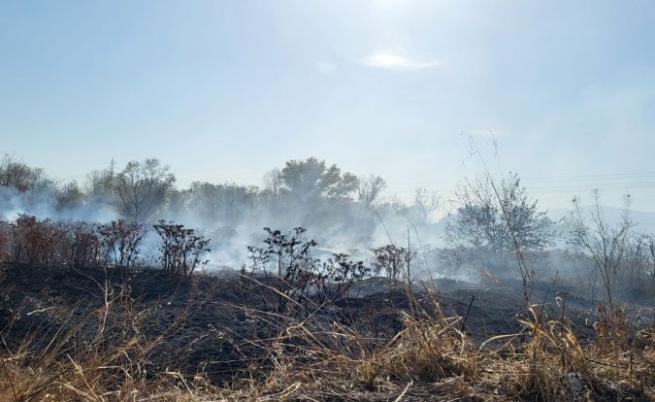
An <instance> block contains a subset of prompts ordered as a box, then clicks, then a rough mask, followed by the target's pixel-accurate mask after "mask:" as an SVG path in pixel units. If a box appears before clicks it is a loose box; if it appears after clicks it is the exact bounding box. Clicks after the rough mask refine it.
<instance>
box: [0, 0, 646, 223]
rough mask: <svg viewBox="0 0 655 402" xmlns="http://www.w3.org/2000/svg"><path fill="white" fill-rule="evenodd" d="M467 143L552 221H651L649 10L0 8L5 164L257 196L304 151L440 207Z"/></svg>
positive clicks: (8, 4) (534, 4)
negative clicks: (611, 207)
mask: <svg viewBox="0 0 655 402" xmlns="http://www.w3.org/2000/svg"><path fill="white" fill-rule="evenodd" d="M490 133H493V135H490ZM492 138H494V139H495V142H496V144H497V147H495V148H494V146H493V145H492V140H491V139H492ZM471 140H472V141H473V142H474V143H475V144H477V145H476V146H477V147H478V148H479V149H480V150H481V151H482V153H483V155H484V156H485V158H486V160H487V163H488V165H489V168H490V169H491V170H492V171H494V172H502V171H507V170H513V171H517V172H519V173H520V174H521V175H522V176H523V177H524V178H525V183H526V184H527V185H528V188H529V189H530V190H532V194H533V195H535V196H538V197H539V198H540V199H542V203H543V204H545V205H546V206H548V207H553V208H556V207H562V206H566V205H567V204H568V200H570V198H571V196H572V195H573V194H574V193H578V194H581V195H587V194H588V192H589V189H591V188H593V187H600V189H601V190H602V191H603V194H604V201H605V203H607V204H615V205H616V204H620V199H621V197H620V196H621V194H622V193H623V192H625V191H626V190H627V191H630V192H631V193H632V194H633V198H634V200H635V208H637V209H642V210H651V211H655V190H654V188H655V166H652V165H653V160H654V155H655V2H653V1H646V0H644V1H613V2H602V1H588V2H585V1H575V2H571V1H561V2H560V1H552V0H549V1H541V2H538V1H494V2H492V1H479V2H468V1H461V0H458V1H411V0H407V1H402V0H371V1H354V0H347V1H335V0H329V1H302V0H297V1H243V0H238V1H161V0H157V1H134V0H130V1H123V2H120V1H98V2H95V1H88V0H84V1H4V2H1V3H0V152H8V153H11V154H14V155H15V156H16V157H18V158H19V159H22V160H23V161H25V162H27V163H29V164H33V165H37V166H40V167H44V168H46V169H47V170H48V171H49V172H50V173H51V174H52V175H54V176H57V177H61V178H65V179H78V180H79V179H82V178H83V177H84V174H85V173H86V172H88V171H89V170H92V169H96V168H101V167H104V166H106V165H107V164H108V163H109V161H110V160H111V158H115V159H116V162H117V163H118V164H119V165H122V164H124V163H125V162H126V161H128V160H131V159H142V158H145V157H158V158H160V159H161V160H162V161H164V162H165V163H167V164H169V165H170V166H171V168H172V170H173V171H174V172H175V173H176V174H177V176H178V179H179V182H180V183H181V184H187V183H189V182H190V181H192V180H208V181H215V182H223V181H228V180H235V181H238V182H244V183H248V184H259V183H260V182H261V178H262V176H263V174H264V173H265V172H266V171H267V170H269V169H271V168H273V167H279V166H281V165H282V164H283V163H284V161H286V160H288V159H299V158H306V157H308V156H311V155H314V156H317V157H319V158H322V159H326V160H327V161H329V162H334V163H337V164H339V165H340V166H341V167H343V168H344V169H346V170H350V171H352V172H354V173H357V174H368V173H377V174H380V175H381V176H383V177H384V178H385V179H386V180H387V182H388V183H389V194H390V195H391V194H394V193H395V194H398V195H399V196H401V197H406V196H408V195H409V194H410V192H411V191H412V189H414V188H415V187H417V186H423V187H427V188H430V189H436V190H437V191H439V192H440V193H441V194H442V195H443V196H444V198H446V199H447V198H449V197H450V194H451V192H452V190H453V188H454V186H455V184H456V183H457V182H458V181H459V180H461V179H462V178H463V177H464V176H466V175H471V174H475V172H479V170H480V163H479V160H478V158H477V157H475V156H473V157H472V156H471V155H470V154H471V146H470V143H471ZM496 151H497V152H496Z"/></svg>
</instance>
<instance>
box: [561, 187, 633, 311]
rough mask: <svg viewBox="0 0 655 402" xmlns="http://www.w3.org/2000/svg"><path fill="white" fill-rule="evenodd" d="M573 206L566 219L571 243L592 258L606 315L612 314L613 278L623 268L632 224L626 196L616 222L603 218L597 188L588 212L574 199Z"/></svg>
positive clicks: (615, 278) (628, 199) (614, 285)
mask: <svg viewBox="0 0 655 402" xmlns="http://www.w3.org/2000/svg"><path fill="white" fill-rule="evenodd" d="M573 207H574V211H573V214H572V216H571V219H570V221H571V222H570V223H571V225H572V230H571V239H570V240H571V243H572V244H573V245H574V246H576V247H578V248H579V249H581V250H582V251H583V252H585V253H586V254H587V255H588V256H589V257H590V258H591V260H592V261H593V266H594V270H595V273H596V274H597V275H598V277H599V278H600V280H601V284H602V286H603V288H604V290H605V294H606V296H607V303H608V307H609V310H610V314H613V312H614V307H615V304H614V295H615V292H616V286H617V278H618V277H619V274H620V273H621V269H622V267H623V262H624V258H625V256H626V252H627V250H628V241H629V236H630V231H631V228H632V226H633V224H632V221H631V219H630V196H629V195H628V196H626V197H625V207H624V210H623V214H622V216H621V220H620V221H619V222H618V223H617V224H616V225H610V224H609V223H608V222H607V221H606V220H605V218H604V217H603V214H602V210H601V206H600V195H599V192H598V190H595V191H594V205H593V207H592V208H591V210H590V211H588V212H587V213H585V212H584V211H583V210H582V208H581V207H580V204H579V202H578V199H577V198H574V199H573Z"/></svg>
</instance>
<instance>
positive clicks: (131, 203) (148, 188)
mask: <svg viewBox="0 0 655 402" xmlns="http://www.w3.org/2000/svg"><path fill="white" fill-rule="evenodd" d="M174 183H175V176H174V175H173V174H172V173H171V172H170V171H169V168H168V166H162V165H161V163H160V162H159V160H157V159H146V160H145V161H143V162H137V161H132V162H129V163H128V164H127V166H126V167H125V169H123V171H122V172H120V173H119V174H118V176H117V177H116V192H117V193H118V198H119V203H118V209H119V211H120V213H121V214H122V215H123V216H124V217H126V218H128V219H130V220H132V221H134V222H144V221H148V220H149V219H150V218H151V217H152V216H153V214H154V213H155V212H156V211H157V210H158V209H159V208H161V207H162V206H163V205H164V203H165V202H166V197H167V195H168V192H169V191H170V190H171V189H172V188H173V184H174Z"/></svg>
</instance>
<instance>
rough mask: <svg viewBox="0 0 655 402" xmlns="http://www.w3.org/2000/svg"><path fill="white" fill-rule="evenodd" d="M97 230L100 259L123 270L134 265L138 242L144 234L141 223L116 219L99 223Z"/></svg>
mask: <svg viewBox="0 0 655 402" xmlns="http://www.w3.org/2000/svg"><path fill="white" fill-rule="evenodd" d="M97 231H98V242H99V243H98V245H99V250H100V251H99V253H98V255H99V258H100V259H101V260H103V261H107V262H109V263H110V264H112V265H113V266H114V267H116V268H118V269H121V270H124V271H127V270H128V269H130V268H132V267H134V266H135V264H136V262H137V260H138V258H139V253H140V250H139V244H140V243H141V240H143V236H144V234H145V232H144V230H143V226H142V225H140V224H138V223H135V222H134V223H128V222H126V221H124V220H118V221H112V222H111V223H108V224H103V225H99V226H98V228H97ZM87 241H89V242H91V243H92V242H93V240H89V239H87Z"/></svg>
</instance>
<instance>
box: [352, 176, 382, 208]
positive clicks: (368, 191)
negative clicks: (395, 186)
mask: <svg viewBox="0 0 655 402" xmlns="http://www.w3.org/2000/svg"><path fill="white" fill-rule="evenodd" d="M386 186H387V183H385V182H384V179H382V177H380V176H374V175H371V176H369V177H366V178H360V179H358V182H357V201H358V202H359V203H360V204H362V205H364V206H366V207H369V206H371V205H372V204H374V203H375V202H376V201H377V200H378V198H379V197H380V194H381V193H382V190H384V188H385V187H386Z"/></svg>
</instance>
